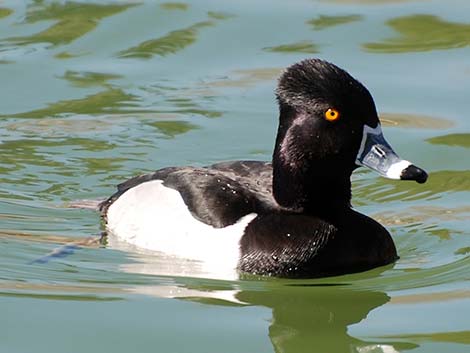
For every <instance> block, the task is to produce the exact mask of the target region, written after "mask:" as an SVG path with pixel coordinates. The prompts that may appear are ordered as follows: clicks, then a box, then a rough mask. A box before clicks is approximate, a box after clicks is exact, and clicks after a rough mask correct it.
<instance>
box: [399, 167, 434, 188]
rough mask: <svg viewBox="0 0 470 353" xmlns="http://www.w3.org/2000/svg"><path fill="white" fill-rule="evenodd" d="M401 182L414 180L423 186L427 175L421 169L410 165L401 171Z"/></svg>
mask: <svg viewBox="0 0 470 353" xmlns="http://www.w3.org/2000/svg"><path fill="white" fill-rule="evenodd" d="M400 179H401V180H415V181H416V182H417V183H419V184H423V183H425V182H426V180H428V174H427V173H426V172H425V171H424V170H423V169H421V168H419V167H417V166H415V165H413V164H411V165H409V166H408V167H407V168H405V169H403V171H402V172H401V175H400Z"/></svg>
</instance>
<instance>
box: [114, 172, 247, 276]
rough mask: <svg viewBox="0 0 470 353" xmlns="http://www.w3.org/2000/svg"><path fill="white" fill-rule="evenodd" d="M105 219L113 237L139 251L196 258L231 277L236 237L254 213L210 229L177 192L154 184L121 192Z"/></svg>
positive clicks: (208, 268) (211, 270) (206, 267)
mask: <svg viewBox="0 0 470 353" xmlns="http://www.w3.org/2000/svg"><path fill="white" fill-rule="evenodd" d="M107 217H108V224H107V229H108V232H109V233H110V235H111V236H116V237H117V238H119V239H120V240H123V241H125V242H127V243H129V244H133V245H135V246H137V247H139V248H143V249H148V250H152V251H159V252H162V253H165V254H167V255H171V256H176V257H178V258H182V259H191V260H197V261H198V262H200V265H201V266H202V267H203V268H204V272H208V273H209V274H210V273H214V276H215V277H217V278H221V277H226V276H227V277H230V278H233V277H234V274H235V273H236V266H237V263H238V259H239V256H240V250H239V248H240V245H239V243H240V238H241V237H242V235H243V233H244V231H245V228H246V226H247V225H248V223H250V222H251V221H252V220H253V219H254V218H255V217H256V214H255V213H252V214H249V215H246V216H244V217H243V218H241V219H240V220H239V221H238V222H237V223H235V224H233V225H231V226H228V227H225V228H214V227H212V226H210V225H207V224H205V223H203V222H201V221H199V220H197V219H196V218H194V217H193V216H192V214H191V212H189V209H188V207H187V206H186V204H185V203H184V201H183V198H182V197H181V195H180V194H179V192H178V191H176V190H174V189H171V188H168V187H165V186H164V185H163V184H162V181H161V180H152V181H148V182H145V183H142V184H139V185H137V186H135V187H133V188H132V189H130V190H128V191H126V192H125V193H124V194H122V195H121V196H120V197H119V198H118V199H117V200H116V201H114V203H113V204H112V205H111V206H110V207H109V209H108V213H107Z"/></svg>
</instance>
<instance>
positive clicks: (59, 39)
mask: <svg viewBox="0 0 470 353" xmlns="http://www.w3.org/2000/svg"><path fill="white" fill-rule="evenodd" d="M132 6H135V4H107V5H98V4H90V3H85V2H73V1H70V2H64V3H58V2H53V3H46V2H43V1H36V2H34V3H32V4H31V3H30V4H29V5H28V10H27V12H26V17H25V19H24V21H25V23H28V24H32V23H36V22H41V21H54V22H55V23H54V24H53V25H52V26H50V27H48V28H47V29H45V30H43V31H41V32H39V33H36V34H32V35H30V36H21V37H10V38H7V39H6V41H9V42H14V43H17V44H21V45H25V44H31V43H44V42H46V43H51V44H53V45H63V44H68V43H71V42H73V41H74V40H76V39H78V38H80V37H82V36H84V35H85V34H87V33H89V32H91V31H93V30H94V29H95V28H96V26H97V25H98V23H99V21H101V20H102V19H104V18H106V17H108V16H112V15H115V14H117V13H119V12H122V11H125V10H126V9H128V8H130V7H132Z"/></svg>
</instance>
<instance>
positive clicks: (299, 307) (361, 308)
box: [121, 254, 416, 353]
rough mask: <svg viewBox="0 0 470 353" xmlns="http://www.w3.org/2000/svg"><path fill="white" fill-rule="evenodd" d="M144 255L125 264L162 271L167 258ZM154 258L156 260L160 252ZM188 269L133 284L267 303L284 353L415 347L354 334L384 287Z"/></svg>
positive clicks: (163, 293) (273, 334) (383, 298)
mask: <svg viewBox="0 0 470 353" xmlns="http://www.w3.org/2000/svg"><path fill="white" fill-rule="evenodd" d="M141 256H143V257H142V258H141V259H144V258H145V260H144V263H132V264H126V265H124V267H122V268H121V270H124V271H126V272H133V273H145V274H157V275H161V271H162V270H163V269H164V267H162V266H161V265H162V262H160V261H158V262H154V263H153V264H154V265H157V266H156V267H155V266H152V264H151V263H149V260H150V257H146V256H145V255H143V254H141ZM135 259H136V258H134V260H135ZM152 259H153V261H156V260H155V257H152ZM153 261H152V262H153ZM173 263H174V262H173ZM167 264H168V262H167ZM186 265H188V264H187V263H186ZM157 269H158V271H157ZM158 272H160V273H158ZM166 275H168V273H166ZM180 275H181V273H180ZM184 275H186V276H188V277H177V276H175V277H173V276H169V277H165V281H164V283H162V284H160V285H154V286H138V287H135V288H134V290H135V291H136V292H139V293H142V294H147V295H155V296H159V297H172V298H175V297H178V298H183V299H185V300H193V301H197V302H200V303H201V302H202V303H204V302H205V303H207V304H209V305H214V304H217V305H233V304H234V303H238V304H240V305H256V306H263V307H268V308H270V309H271V310H272V318H271V320H270V323H269V328H268V334H269V337H270V339H271V342H272V344H273V347H274V351H275V352H279V353H298V352H304V351H309V352H340V353H343V352H347V353H352V352H357V353H365V352H367V353H377V352H384V353H396V352H399V351H403V350H406V349H410V348H414V347H416V346H415V345H413V344H408V343H397V342H394V343H393V344H392V343H388V342H387V343H384V342H375V341H366V340H362V339H359V338H356V337H353V336H351V335H350V334H349V332H348V328H349V327H350V326H351V325H354V324H357V323H359V322H361V321H362V320H364V319H365V318H366V317H367V315H368V314H369V313H370V312H371V311H372V310H374V309H375V308H378V307H380V306H382V305H384V304H385V303H387V302H388V301H389V300H390V297H389V296H388V295H387V294H385V293H383V292H380V291H373V290H363V289H357V288H355V287H354V286H349V285H345V284H341V283H335V282H334V281H333V279H332V282H331V283H329V284H325V283H324V282H323V281H322V282H319V281H305V280H301V281H298V280H291V281H286V280H284V281H277V280H262V281H249V280H243V281H216V280H206V279H197V278H195V277H194V276H191V277H189V274H188V273H187V272H186V273H185V274H184ZM170 279H171V280H170ZM172 282H173V283H172ZM214 299H218V300H214Z"/></svg>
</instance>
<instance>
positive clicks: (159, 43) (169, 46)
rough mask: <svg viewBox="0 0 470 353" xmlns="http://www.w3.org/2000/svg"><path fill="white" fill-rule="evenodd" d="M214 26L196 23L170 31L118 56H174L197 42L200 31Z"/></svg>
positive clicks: (141, 57) (209, 23)
mask: <svg viewBox="0 0 470 353" xmlns="http://www.w3.org/2000/svg"><path fill="white" fill-rule="evenodd" d="M214 25H215V22H212V21H204V22H198V23H195V24H194V25H192V26H189V27H187V28H183V29H179V30H176V31H172V32H170V33H168V34H167V35H165V36H163V37H160V38H156V39H150V40H147V41H145V42H142V43H140V44H138V45H136V46H134V47H132V48H129V49H125V50H122V51H120V52H119V53H118V56H119V57H121V58H139V59H150V58H152V57H153V56H154V55H159V56H165V55H169V54H175V53H177V52H178V51H180V50H183V49H185V48H186V47H188V46H190V45H191V44H193V43H194V42H195V41H196V40H197V37H198V34H199V31H200V30H201V29H203V28H206V27H212V26H214Z"/></svg>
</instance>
